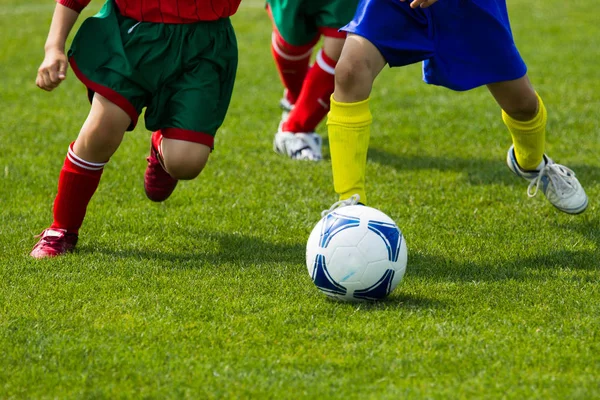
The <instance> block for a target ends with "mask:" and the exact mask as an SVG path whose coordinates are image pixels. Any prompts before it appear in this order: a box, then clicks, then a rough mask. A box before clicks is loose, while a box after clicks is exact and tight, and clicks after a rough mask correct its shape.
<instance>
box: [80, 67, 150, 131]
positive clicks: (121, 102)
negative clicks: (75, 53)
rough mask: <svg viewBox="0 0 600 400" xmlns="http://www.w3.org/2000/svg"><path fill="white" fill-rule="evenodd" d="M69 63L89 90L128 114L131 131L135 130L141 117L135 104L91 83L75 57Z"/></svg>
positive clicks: (97, 84)
mask: <svg viewBox="0 0 600 400" xmlns="http://www.w3.org/2000/svg"><path fill="white" fill-rule="evenodd" d="M69 63H70V64H71V68H72V69H73V72H75V75H77V78H78V79H79V80H80V81H81V82H82V83H83V84H84V85H85V86H86V87H87V88H88V89H89V90H91V91H93V92H94V93H98V94H99V95H101V96H103V97H105V98H106V99H107V100H108V101H110V102H111V103H113V104H115V105H116V106H117V107H119V108H120V109H121V110H123V111H125V113H127V115H129V118H131V125H130V126H129V130H133V128H135V126H136V125H137V121H138V117H139V114H138V112H137V110H136V109H135V107H134V106H133V104H131V103H130V102H129V100H127V99H126V98H125V97H123V95H121V94H119V93H117V92H115V91H114V90H112V89H111V88H109V87H106V86H104V85H101V84H99V83H96V82H93V81H91V80H90V79H89V78H88V77H87V76H85V74H84V73H83V72H81V70H80V69H79V67H78V66H77V62H75V59H74V58H73V57H70V58H69ZM90 102H91V98H90Z"/></svg>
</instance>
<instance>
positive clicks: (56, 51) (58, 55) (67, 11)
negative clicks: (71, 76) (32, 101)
mask: <svg viewBox="0 0 600 400" xmlns="http://www.w3.org/2000/svg"><path fill="white" fill-rule="evenodd" d="M88 3H89V0H87V1H86V0H83V1H79V2H77V1H74V0H58V2H57V4H56V8H55V9H54V15H53V16H52V23H51V24H50V32H48V39H46V45H45V46H44V51H45V53H46V54H45V57H44V61H42V64H41V65H40V68H39V69H38V73H37V78H36V80H35V83H36V85H37V86H38V87H40V88H41V89H44V90H47V91H50V90H52V89H54V88H56V87H57V86H58V85H59V84H60V83H61V82H62V81H63V80H64V79H65V78H66V76H67V66H68V61H67V56H66V54H65V43H66V42H67V37H68V36H69V33H70V32H71V29H73V25H75V21H77V17H78V16H79V12H80V11H81V10H82V9H83V8H84V7H85V6H86V5H87V4H88Z"/></svg>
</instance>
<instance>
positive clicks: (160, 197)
mask: <svg viewBox="0 0 600 400" xmlns="http://www.w3.org/2000/svg"><path fill="white" fill-rule="evenodd" d="M146 160H148V167H146V174H145V175H144V189H145V190H146V196H148V198H149V199H150V200H152V201H165V200H166V199H168V198H169V196H170V195H171V193H173V190H175V187H176V186H177V179H175V178H173V177H172V176H171V175H169V173H168V172H167V171H165V169H164V168H163V166H162V164H161V163H160V160H159V158H158V154H157V151H156V149H155V148H154V145H153V146H152V147H150V156H149V157H148V158H147V159H146Z"/></svg>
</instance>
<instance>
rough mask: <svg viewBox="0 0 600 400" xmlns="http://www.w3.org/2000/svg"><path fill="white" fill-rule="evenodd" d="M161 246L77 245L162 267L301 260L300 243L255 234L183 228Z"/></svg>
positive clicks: (84, 251) (82, 251) (81, 250)
mask: <svg viewBox="0 0 600 400" xmlns="http://www.w3.org/2000/svg"><path fill="white" fill-rule="evenodd" d="M162 244H163V246H156V247H155V248H154V249H149V248H147V247H144V248H126V247H125V246H123V247H121V248H118V249H115V248H114V247H105V246H102V245H101V244H96V243H94V244H90V245H88V246H82V247H79V248H78V253H80V254H82V255H83V254H92V253H100V254H104V255H108V256H111V257H117V258H134V259H147V260H159V261H161V262H163V263H164V266H166V267H180V268H200V267H206V266H207V265H213V266H220V265H224V264H229V263H238V264H247V265H251V264H261V263H284V264H298V263H300V262H303V255H304V253H305V247H304V244H303V243H271V242H267V241H264V240H262V239H260V238H257V237H252V236H247V235H242V234H234V233H231V234H230V233H222V232H204V231H193V230H190V229H188V230H186V231H183V232H178V234H177V235H173V234H172V233H171V234H169V235H168V240H165V241H164V242H163V243H162Z"/></svg>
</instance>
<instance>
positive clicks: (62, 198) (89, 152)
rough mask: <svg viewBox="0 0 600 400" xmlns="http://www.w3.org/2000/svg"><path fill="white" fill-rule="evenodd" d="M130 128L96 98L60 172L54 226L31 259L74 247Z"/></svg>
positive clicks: (109, 105) (120, 114) (127, 121)
mask: <svg viewBox="0 0 600 400" xmlns="http://www.w3.org/2000/svg"><path fill="white" fill-rule="evenodd" d="M130 124H131V118H130V116H129V115H128V114H127V113H126V112H125V111H123V110H122V109H121V108H119V107H118V106H116V105H115V104H113V103H112V102H110V101H109V100H107V99H106V98H104V97H102V96H101V95H99V94H96V95H95V96H94V99H93V101H92V107H91V110H90V113H89V115H88V118H87V119H86V121H85V123H84V125H83V127H82V128H81V131H80V133H79V136H78V137H77V139H76V140H75V142H73V143H71V145H70V146H69V150H68V152H67V157H66V158H65V162H64V164H63V167H62V169H61V171H60V176H59V180H58V193H57V195H56V198H55V200H54V209H53V217H54V219H53V222H52V225H50V227H49V228H48V229H46V230H44V232H42V234H41V235H40V236H41V237H40V240H39V242H38V243H37V244H36V245H35V247H34V248H33V250H32V251H31V256H32V257H35V258H45V257H53V256H57V255H61V254H63V253H66V252H68V251H70V250H72V249H73V248H74V247H75V245H76V244H77V239H78V234H79V228H80V227H81V225H82V223H83V219H84V217H85V213H86V210H87V206H88V204H89V202H90V200H91V198H92V196H93V194H94V193H95V192H96V189H97V188H98V184H99V183H100V177H101V176H102V172H103V170H104V166H105V165H106V163H107V162H108V160H109V159H110V157H111V156H112V155H113V153H114V152H115V151H116V150H117V148H118V147H119V144H120V143H121V141H122V139H123V135H124V133H125V130H126V129H127V128H128V126H129V125H130Z"/></svg>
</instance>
